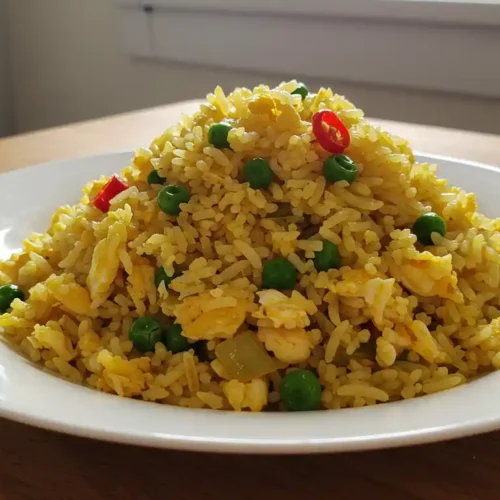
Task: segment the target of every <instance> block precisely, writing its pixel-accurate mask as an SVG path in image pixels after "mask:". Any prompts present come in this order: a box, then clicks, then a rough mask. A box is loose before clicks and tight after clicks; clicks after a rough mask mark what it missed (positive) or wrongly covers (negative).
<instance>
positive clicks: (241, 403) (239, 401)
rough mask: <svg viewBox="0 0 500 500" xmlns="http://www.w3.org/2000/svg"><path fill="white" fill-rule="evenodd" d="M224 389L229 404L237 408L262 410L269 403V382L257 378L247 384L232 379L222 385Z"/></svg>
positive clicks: (239, 409) (237, 409) (238, 409)
mask: <svg viewBox="0 0 500 500" xmlns="http://www.w3.org/2000/svg"><path fill="white" fill-rule="evenodd" d="M222 390H223V391H224V395H225V396H226V398H227V400H228V401H229V404H230V405H231V406H232V407H233V408H234V409H235V410H236V411H241V410H242V409H243V408H250V410H251V411H261V410H262V408H264V406H266V404H267V384H266V382H264V380H262V379H260V378H256V379H254V380H252V381H251V382H248V383H247V384H245V383H243V382H238V380H230V381H229V382H226V383H224V384H223V385H222Z"/></svg>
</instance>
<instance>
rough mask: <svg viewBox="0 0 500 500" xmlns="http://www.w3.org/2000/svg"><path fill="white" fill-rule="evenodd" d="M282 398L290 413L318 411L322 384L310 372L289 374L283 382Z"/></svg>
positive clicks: (301, 371)
mask: <svg viewBox="0 0 500 500" xmlns="http://www.w3.org/2000/svg"><path fill="white" fill-rule="evenodd" d="M280 396H281V401H282V402H283V404H284V405H285V408H286V409H287V410H288V411H310V410H317V409H318V408H319V405H320V402H321V384H320V383H319V380H318V377H316V375H314V373H313V372H311V371H309V370H296V371H293V372H288V373H287V374H286V375H285V377H284V378H283V380H282V381H281V385H280Z"/></svg>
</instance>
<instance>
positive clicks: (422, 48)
mask: <svg viewBox="0 0 500 500" xmlns="http://www.w3.org/2000/svg"><path fill="white" fill-rule="evenodd" d="M288 78H297V79H299V80H302V81H304V82H306V84H307V85H308V86H309V87H310V88H311V89H312V90H314V89H316V88H318V87H319V86H331V87H332V88H333V89H334V90H335V91H336V92H338V93H342V94H345V95H347V96H348V98H350V99H351V100H352V101H354V102H355V103H356V104H357V105H358V106H360V107H363V108H364V109H365V111H366V113H367V114H368V115H370V116H374V117H379V118H388V119H395V120H401V121H407V122H416V123H423V124H429V125H441V126H445V127H454V128H462V129H468V130H478V131H482V132H494V133H500V2H499V1H497V0H483V1H478V0H347V1H345V0H337V1H335V0H300V1H299V0H152V1H143V0H0V136H6V135H10V134H15V133H21V132H26V131H31V130H36V129H40V128H46V127H53V126H58V125H62V124H66V123H70V122H75V121H81V120H88V119H92V118H97V117H101V116H105V115H110V114H115V113H122V112H127V111H131V110H134V109H139V108H144V107H150V106H157V105H162V104H167V103H170V102H175V101H180V100H184V99H193V98H200V97H204V96H205V94H207V93H208V92H210V91H212V90H213V88H214V87H215V86H216V85H218V84H219V85H221V86H222V87H223V88H224V89H225V90H226V91H227V90H230V89H231V88H233V87H235V86H240V85H244V86H247V87H249V86H254V85H256V84H258V83H261V82H264V83H269V84H275V83H278V82H279V81H281V80H283V79H288Z"/></svg>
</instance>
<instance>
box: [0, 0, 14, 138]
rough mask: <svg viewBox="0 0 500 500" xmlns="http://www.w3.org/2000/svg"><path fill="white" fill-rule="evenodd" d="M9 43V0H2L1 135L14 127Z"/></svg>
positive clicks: (0, 9) (0, 41)
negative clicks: (10, 94)
mask: <svg viewBox="0 0 500 500" xmlns="http://www.w3.org/2000/svg"><path fill="white" fill-rule="evenodd" d="M7 43H8V31H7V0H0V137H1V136H2V135H7V134H8V133H10V132H11V131H12V129H13V123H12V106H11V101H10V98H9V90H10V88H9V83H10V77H9V71H8V46H7Z"/></svg>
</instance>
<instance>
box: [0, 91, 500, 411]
mask: <svg viewBox="0 0 500 500" xmlns="http://www.w3.org/2000/svg"><path fill="white" fill-rule="evenodd" d="M325 110H326V111H325ZM322 111H323V112H322ZM318 116H320V117H322V118H320V119H319V122H318V123H316V122H315V119H316V121H317V120H318ZM314 123H316V124H315V125H314ZM313 125H314V126H313ZM344 127H345V129H344ZM339 155H340V156H339ZM117 187H118V188H117ZM116 188H117V189H116ZM116 193H118V194H116ZM115 195H116V196H115ZM75 201H76V200H75ZM476 210H477V205H476V201H475V197H474V195H473V194H468V193H465V192H464V191H462V190H461V189H458V188H455V187H452V186H449V185H448V184H447V182H446V180H443V179H439V178H438V177H437V176H436V166H435V165H429V164H421V163H417V162H416V161H415V158H414V156H413V153H412V150H411V149H410V147H409V145H408V143H407V142H406V141H405V140H404V139H401V138H399V137H395V136H393V135H391V134H389V133H388V132H386V131H384V130H381V129H379V128H378V127H375V126H373V125H371V124H370V123H369V121H367V120H366V119H365V118H364V117H363V112H362V111H361V110H359V109H357V108H356V107H355V106H354V105H353V104H351V103H350V102H349V101H348V100H346V99H345V98H344V97H342V96H340V95H336V94H334V93H333V92H332V91H331V90H330V89H323V88H322V89H320V90H319V91H318V92H317V93H312V92H309V91H308V90H307V88H306V87H305V86H303V85H301V84H298V83H297V82H296V81H291V82H286V83H282V84H281V85H279V86H278V87H276V88H269V87H267V86H265V85H261V86H259V87H257V88H255V89H253V90H249V89H246V88H238V89H236V90H235V91H234V92H232V93H231V94H229V95H227V96H226V95H225V94H224V92H223V91H222V89H221V88H219V87H218V88H216V89H215V91H214V93H213V94H209V95H208V96H207V102H206V103H205V104H202V105H201V107H200V110H199V111H198V112H196V113H195V114H194V115H193V116H183V117H182V119H181V121H180V123H178V124H177V125H175V126H173V127H171V128H169V129H167V130H166V132H164V133H163V135H161V136H159V137H158V138H156V139H155V140H154V141H153V142H152V143H151V145H150V146H149V148H143V149H139V150H138V151H137V152H136V154H135V157H134V159H133V160H132V162H131V164H130V165H129V166H127V167H125V168H124V169H123V171H122V172H121V173H120V174H119V177H118V176H117V177H115V178H114V179H112V180H111V182H110V179H109V178H105V177H101V178H100V179H98V180H96V181H93V182H90V183H89V184H87V185H86V186H85V187H84V189H83V197H82V198H81V200H80V202H79V203H78V204H76V205H73V206H62V207H60V208H59V209H58V210H57V211H56V213H55V214H54V216H53V217H52V221H51V224H50V228H49V230H48V231H47V232H46V233H43V234H38V233H37V234H32V235H30V236H29V238H28V239H27V240H25V241H24V246H23V251H22V252H21V253H19V254H16V255H13V256H12V257H11V258H10V259H9V260H7V261H5V262H0V314H1V313H2V312H3V314H1V315H0V333H1V335H2V336H3V337H4V338H5V339H6V340H7V341H8V342H10V343H12V344H14V345H16V346H18V347H19V349H20V350H21V351H22V352H23V353H24V354H25V355H26V356H27V357H29V358H30V359H31V360H32V361H33V362H35V363H38V364H40V365H43V367H44V368H46V369H47V370H49V371H51V372H54V373H56V374H58V375H59V376H62V377H64V378H66V379H68V380H70V381H72V382H77V383H82V384H85V385H87V386H89V387H92V388H95V389H98V390H100V391H104V392H107V393H111V394H117V395H119V396H123V397H132V398H138V399H143V400H145V401H155V402H158V403H164V404H171V405H179V406H184V407H192V408H212V409H217V410H236V411H241V410H251V411H261V410H312V409H339V408H345V407H358V406H365V405H373V404H378V403H382V402H388V401H396V400H400V399H409V398H414V397H417V396H421V395H425V394H430V393H435V392H438V391H442V390H444V389H449V388H452V387H455V386H458V385H460V384H463V383H465V382H466V381H467V380H468V379H469V378H471V377H474V376H476V375H478V374H481V373H484V372H487V371H491V370H493V369H495V368H500V319H499V318H500V257H499V251H500V232H499V229H500V221H499V220H490V219H488V218H486V217H485V216H483V215H481V214H479V213H477V211H476ZM417 221H419V222H417ZM16 287H18V288H16ZM2 293H3V298H2ZM9 294H10V295H9ZM9 297H10V299H9ZM2 300H3V304H4V306H3V307H4V309H3V310H1V309H2Z"/></svg>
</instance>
